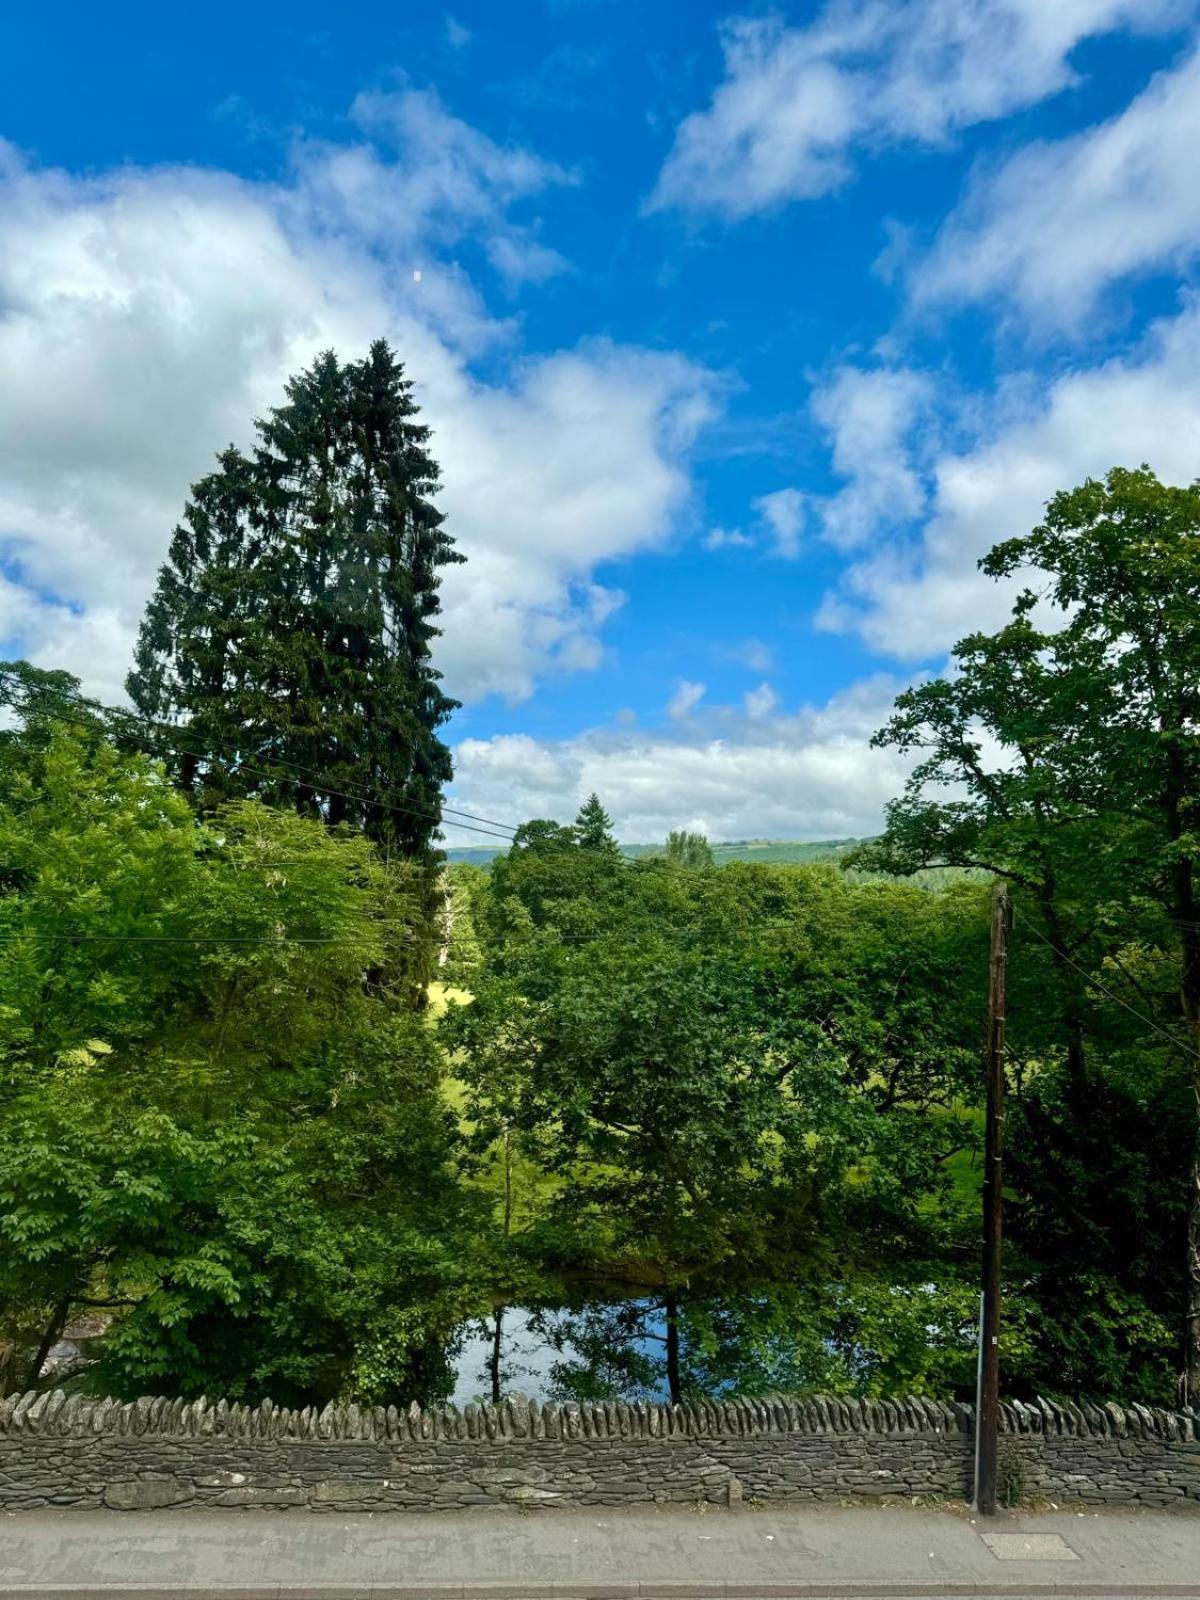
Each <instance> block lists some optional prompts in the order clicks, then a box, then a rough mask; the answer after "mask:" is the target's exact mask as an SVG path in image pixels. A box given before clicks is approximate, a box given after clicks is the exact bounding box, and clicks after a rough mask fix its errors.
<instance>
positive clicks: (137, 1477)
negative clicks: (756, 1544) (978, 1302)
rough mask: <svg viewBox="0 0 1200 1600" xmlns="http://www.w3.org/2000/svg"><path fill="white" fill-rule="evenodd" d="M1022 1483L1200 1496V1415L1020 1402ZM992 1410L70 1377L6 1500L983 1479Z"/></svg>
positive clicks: (860, 1492) (522, 1500)
mask: <svg viewBox="0 0 1200 1600" xmlns="http://www.w3.org/2000/svg"><path fill="white" fill-rule="evenodd" d="M1001 1427H1002V1433H1003V1438H1002V1468H1001V1470H1002V1474H1003V1476H1004V1478H1005V1479H1006V1480H1007V1482H1008V1483H1009V1484H1010V1485H1011V1487H1012V1490H1013V1491H1014V1492H1015V1493H1021V1494H1024V1495H1034V1494H1036V1495H1040V1496H1045V1497H1047V1498H1050V1499H1055V1500H1061V1501H1080V1502H1084V1503H1087V1504H1093V1505H1099V1504H1130V1503H1141V1504H1148V1505H1156V1506H1161V1505H1172V1504H1189V1503H1190V1504H1192V1505H1194V1506H1196V1507H1197V1508H1200V1413H1197V1412H1196V1411H1179V1412H1167V1411H1157V1410H1155V1411H1152V1410H1149V1409H1148V1408H1146V1407H1143V1406H1130V1407H1119V1406H1116V1405H1109V1406H1105V1407H1104V1408H1103V1409H1101V1408H1099V1407H1096V1406H1091V1405H1088V1406H1076V1405H1055V1404H1052V1403H1050V1402H1045V1401H1043V1402H1039V1403H1038V1404H1037V1405H1032V1406H1026V1405H1019V1404H1006V1405H1004V1406H1003V1407H1002V1414H1001ZM972 1451H973V1422H972V1415H971V1410H970V1408H969V1407H967V1406H952V1405H943V1404H940V1403H939V1402H937V1401H931V1400H922V1399H913V1400H905V1401H896V1400H892V1401H876V1400H846V1399H827V1398H822V1397H819V1396H818V1397H809V1398H797V1397H791V1396H782V1395H773V1396H765V1397H762V1398H758V1399H753V1400H733V1399H728V1400H706V1401H697V1402H689V1403H688V1404H685V1405H680V1406H662V1405H646V1404H639V1405H629V1404H626V1403H624V1402H622V1401H605V1402H603V1403H596V1404H588V1405H576V1404H565V1405H562V1406H558V1405H554V1404H546V1405H539V1404H538V1403H537V1402H536V1401H531V1400H525V1399H522V1398H520V1397H517V1398H514V1399H511V1400H508V1401H505V1402H504V1403H503V1404H502V1405H500V1406H476V1405H469V1406H467V1407H466V1408H465V1409H464V1410H462V1411H458V1410H456V1409H455V1408H454V1407H452V1406H447V1407H435V1408H432V1409H422V1408H421V1407H419V1406H416V1405H413V1406H410V1407H409V1408H408V1409H407V1410H405V1411H399V1410H397V1409H396V1408H395V1407H394V1406H390V1407H388V1408H386V1409H384V1408H383V1407H376V1408H375V1409H373V1410H371V1409H362V1408H360V1407H358V1406H355V1405H349V1406H335V1405H329V1406H326V1407H325V1408H324V1410H317V1409H314V1408H311V1407H310V1408H308V1409H306V1410H302V1411H299V1410H288V1409H286V1408H280V1407H276V1406H273V1405H272V1404H271V1403H270V1402H264V1403H263V1404H262V1405H260V1406H253V1407H247V1406H240V1405H229V1404H227V1403H226V1402H225V1401H220V1402H219V1403H217V1404H215V1405H213V1404H210V1403H208V1402H207V1401H205V1400H196V1401H192V1402H186V1401H181V1400H174V1401H172V1400H166V1399H161V1398H160V1399H143V1400H135V1401H132V1402H129V1403H127V1404H121V1403H120V1402H118V1401H115V1400H97V1399H91V1398H85V1397H82V1396H79V1395H73V1396H71V1397H70V1398H68V1397H67V1396H66V1395H65V1394H63V1393H62V1392H61V1391H55V1392H53V1393H43V1394H23V1395H17V1396H13V1397H11V1398H9V1399H8V1400H4V1401H0V1508H2V1509H8V1510H17V1509H26V1508H32V1507H40V1506H62V1505H72V1506H92V1507H99V1506H108V1507H111V1508H113V1509H116V1510H132V1509H139V1510H145V1509H152V1508H156V1507H168V1506H169V1507H173V1508H178V1509H183V1508H187V1507H203V1506H226V1507H228V1506H247V1507H273V1508H279V1509H287V1508H306V1509H309V1510H337V1511H349V1510H363V1511H439V1510H455V1511H460V1510H464V1509H468V1508H487V1507H497V1506H505V1505H508V1506H514V1505H515V1506H524V1507H532V1506H539V1507H540V1506H545V1507H554V1506H562V1507H580V1506H638V1505H653V1504H664V1503H670V1502H677V1503H684V1504H689V1503H698V1502H703V1501H710V1502H714V1503H717V1504H730V1503H736V1502H738V1501H740V1500H743V1499H745V1500H749V1501H756V1502H757V1501H762V1502H768V1501H787V1500H793V1501H795V1500H811V1499H822V1500H830V1499H848V1498H849V1499H852V1498H864V1497H869V1498H878V1497H881V1496H892V1495H903V1496H905V1497H911V1496H922V1497H939V1498H952V1499H963V1498H966V1497H967V1496H968V1495H969V1492H970V1478H971V1461H972Z"/></svg>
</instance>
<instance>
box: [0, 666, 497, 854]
mask: <svg viewBox="0 0 1200 1600" xmlns="http://www.w3.org/2000/svg"><path fill="white" fill-rule="evenodd" d="M0 675H2V676H3V677H5V678H7V679H9V680H10V681H12V682H15V683H17V685H18V687H19V689H20V692H21V693H22V694H24V696H25V700H26V703H27V705H28V704H30V703H32V702H33V698H34V696H33V692H32V691H31V690H29V689H27V688H26V687H25V685H24V684H22V683H21V681H20V679H19V678H18V677H17V675H16V673H14V672H12V671H5V672H4V673H3V674H0ZM40 693H41V694H42V695H44V696H45V697H47V698H48V699H51V700H53V701H55V702H57V704H58V705H60V706H61V705H68V706H72V707H76V708H79V709H83V710H87V709H89V708H90V707H93V706H94V707H95V708H96V710H97V712H98V713H99V714H100V715H101V716H103V717H106V718H109V719H112V720H113V721H115V722H117V723H125V724H133V725H135V726H137V727H139V728H148V729H150V730H152V736H153V737H155V738H158V739H159V741H160V742H161V743H162V744H165V745H166V746H167V748H168V749H170V750H174V751H175V752H176V753H177V754H179V755H187V756H194V757H195V759H196V760H197V761H213V760H221V759H226V760H228V761H230V762H231V763H233V764H234V765H235V767H236V768H237V769H240V770H241V771H243V772H253V773H255V774H256V775H257V776H259V777H266V778H275V779H278V778H280V777H291V778H294V777H296V776H297V775H299V776H300V779H301V781H302V782H303V781H304V778H305V777H309V778H314V779H316V780H317V781H316V782H315V783H313V784H312V785H310V787H312V788H313V789H314V790H315V791H319V792H320V793H322V794H327V795H333V796H335V797H336V798H337V799H339V800H350V801H354V802H356V803H357V804H358V805H369V806H378V807H379V808H380V810H383V811H393V812H395V813H397V814H398V815H399V814H401V813H403V814H406V815H409V816H414V817H419V818H421V819H422V820H423V821H425V822H433V823H435V824H437V823H440V822H441V821H442V818H443V817H444V816H453V817H455V818H459V817H465V818H470V821H462V822H460V821H454V822H452V823H451V824H450V826H451V827H455V828H461V829H462V830H464V831H465V832H468V833H481V834H484V835H485V836H486V837H488V838H492V839H502V840H503V841H504V843H506V844H511V843H512V838H511V835H512V834H513V833H515V832H516V829H515V827H514V826H513V825H512V824H511V823H507V822H497V821H495V820H494V819H493V818H488V817H477V816H476V815H475V813H474V812H471V811H459V810H457V809H456V808H454V807H452V806H443V807H442V808H441V815H439V814H438V813H436V812H433V811H429V810H427V809H424V808H421V807H418V806H412V805H402V804H399V803H397V802H395V801H389V800H384V799H382V798H381V797H380V796H378V795H372V794H367V793H363V792H357V793H356V792H354V791H353V790H349V789H334V788H331V787H330V785H329V784H327V783H325V782H323V781H321V780H320V774H319V773H318V772H317V771H316V769H315V768H312V767H304V766H302V765H300V764H299V763H297V762H290V761H289V762H285V761H277V762H276V763H275V766H274V767H263V766H259V765H258V764H257V763H255V762H250V761H247V760H245V759H244V758H243V757H242V756H240V755H226V756H225V757H224V758H223V757H222V754H221V752H220V751H219V750H218V749H216V748H213V749H209V750H196V749H194V748H193V747H191V746H190V745H186V744H183V743H182V742H181V741H180V740H179V738H178V737H177V733H178V729H177V725H176V724H174V723H169V722H160V721H158V720H157V719H155V718H152V717H142V716H138V715H137V714H136V713H135V712H132V711H124V710H122V709H120V708H119V707H116V706H105V705H103V704H101V703H100V702H99V701H88V700H86V699H84V697H83V696H81V695H68V694H66V693H65V692H64V691H61V690H57V689H42V690H41V691H40ZM61 720H62V721H64V722H70V723H73V725H74V726H76V727H82V728H91V727H93V726H94V719H93V720H89V721H86V722H83V721H80V719H79V718H78V717H76V718H71V717H67V716H63V717H62V719H61ZM159 730H165V733H164V732H162V731H159ZM183 731H184V733H185V734H186V732H187V729H186V727H185V728H184V730H183ZM167 734H169V735H170V736H171V737H169V738H168V737H166V735H167ZM476 823H485V824H487V826H485V827H479V826H473V824H476ZM496 829H504V830H506V831H505V832H503V833H500V832H496V831H495V830H496Z"/></svg>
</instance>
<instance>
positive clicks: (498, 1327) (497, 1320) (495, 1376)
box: [488, 1306, 504, 1406]
mask: <svg viewBox="0 0 1200 1600" xmlns="http://www.w3.org/2000/svg"><path fill="white" fill-rule="evenodd" d="M492 1318H493V1320H492V1353H491V1356H490V1357H489V1358H488V1371H489V1372H490V1373H491V1377H492V1404H493V1405H494V1406H498V1405H499V1404H500V1350H501V1344H502V1341H503V1338H504V1307H503V1306H497V1307H496V1309H495V1311H494V1312H493V1313H492Z"/></svg>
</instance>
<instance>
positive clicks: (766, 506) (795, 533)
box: [754, 489, 804, 561]
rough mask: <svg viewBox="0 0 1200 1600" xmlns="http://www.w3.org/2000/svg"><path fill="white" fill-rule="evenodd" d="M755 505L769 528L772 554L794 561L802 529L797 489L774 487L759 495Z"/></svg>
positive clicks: (802, 509) (800, 499) (802, 501)
mask: <svg viewBox="0 0 1200 1600" xmlns="http://www.w3.org/2000/svg"><path fill="white" fill-rule="evenodd" d="M754 509H755V510H756V511H757V512H758V514H759V516H760V517H762V519H763V521H764V522H765V523H766V525H767V527H768V528H769V529H770V532H771V537H772V541H773V544H774V550H775V554H776V555H777V556H782V557H783V558H784V560H785V561H794V560H795V558H796V557H797V556H798V555H799V554H800V541H801V535H802V534H803V532H804V496H803V495H802V494H801V492H800V490H799V489H774V490H772V492H771V493H770V494H763V495H759V497H758V499H757V500H756V501H755V502H754Z"/></svg>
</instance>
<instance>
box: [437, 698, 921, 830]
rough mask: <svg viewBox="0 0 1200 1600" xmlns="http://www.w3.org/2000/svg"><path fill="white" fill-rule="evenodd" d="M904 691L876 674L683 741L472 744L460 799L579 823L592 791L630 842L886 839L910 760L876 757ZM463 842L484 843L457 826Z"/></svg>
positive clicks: (508, 737)
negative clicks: (822, 700)
mask: <svg viewBox="0 0 1200 1600" xmlns="http://www.w3.org/2000/svg"><path fill="white" fill-rule="evenodd" d="M903 687H904V684H903V682H901V681H897V680H894V679H891V678H887V677H877V678H871V679H867V680H865V681H863V682H861V683H858V684H855V685H854V686H852V687H851V688H849V689H846V690H844V691H843V692H842V693H840V694H837V695H835V696H834V697H833V698H832V699H831V700H829V701H828V702H827V703H826V704H825V705H823V706H818V707H806V708H804V709H802V710H801V711H799V712H797V713H796V714H794V715H790V716H778V715H777V716H772V715H769V714H768V715H764V716H763V717H761V718H759V719H758V720H757V721H753V720H750V719H748V718H747V717H745V716H744V715H743V714H742V713H740V712H737V711H734V710H732V709H731V708H728V707H726V708H714V710H713V711H712V712H711V713H710V714H709V715H708V716H707V717H706V719H705V720H703V721H702V722H698V723H694V724H689V725H688V727H687V728H686V729H682V730H679V731H677V732H674V733H672V732H661V731H660V732H640V731H637V730H636V729H633V730H631V729H627V728H617V729H592V730H589V731H587V732H584V733H581V734H579V735H578V736H576V737H574V738H571V739H566V740H562V741H558V742H547V741H541V740H538V739H534V738H531V737H530V736H529V735H527V734H503V735H498V736H496V737H495V738H492V739H464V740H462V741H461V742H460V743H459V744H458V746H457V747H456V750H455V768H456V776H455V781H454V787H453V798H452V799H451V800H450V802H449V803H450V804H452V805H456V806H459V807H461V808H462V809H465V810H468V811H474V812H477V813H478V814H479V815H481V816H488V817H495V818H497V819H498V820H501V821H504V822H510V823H511V822H520V821H523V820H524V819H526V818H528V817H535V816H539V817H558V818H560V819H564V820H565V819H569V818H570V817H572V816H574V815H575V812H576V811H577V810H578V808H579V806H580V804H581V803H582V801H583V800H584V799H586V797H587V796H588V794H589V793H591V792H592V791H593V790H595V791H596V793H597V794H599V796H600V798H601V800H602V801H603V802H604V805H605V807H606V808H607V809H608V811H609V812H610V814H611V815H612V817H613V821H614V826H615V829H616V833H617V836H618V838H620V839H622V840H624V841H626V842H628V843H639V842H645V843H651V842H653V841H655V840H661V839H665V838H666V836H667V834H668V833H669V832H670V831H671V829H672V828H678V827H694V828H698V829H700V830H701V831H702V832H704V833H707V834H708V836H709V837H710V838H712V839H744V838H761V837H770V838H788V839H792V838H809V839H828V838H846V837H850V836H861V835H864V834H871V833H875V832H878V831H879V828H880V827H881V825H882V820H883V808H884V806H885V805H886V803H887V801H888V800H889V799H891V798H892V796H893V795H895V794H897V793H899V791H900V789H901V787H902V786H903V783H904V779H905V776H906V774H907V771H908V766H907V762H906V760H905V759H904V758H902V757H900V756H898V755H897V754H896V753H895V751H891V750H872V749H871V748H870V738H871V735H872V733H874V731H875V730H876V729H877V728H878V727H880V726H881V725H882V723H883V722H884V721H885V720H886V718H887V716H888V714H889V712H890V710H891V707H892V702H893V700H894V697H895V695H896V694H897V693H898V692H899V690H900V689H902V688H903ZM447 837H448V839H449V841H450V843H452V844H456V845H469V844H471V843H476V844H479V843H483V842H485V841H482V840H480V839H479V838H478V837H473V836H471V835H470V834H467V833H465V832H464V833H454V832H452V831H451V830H449V829H447Z"/></svg>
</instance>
